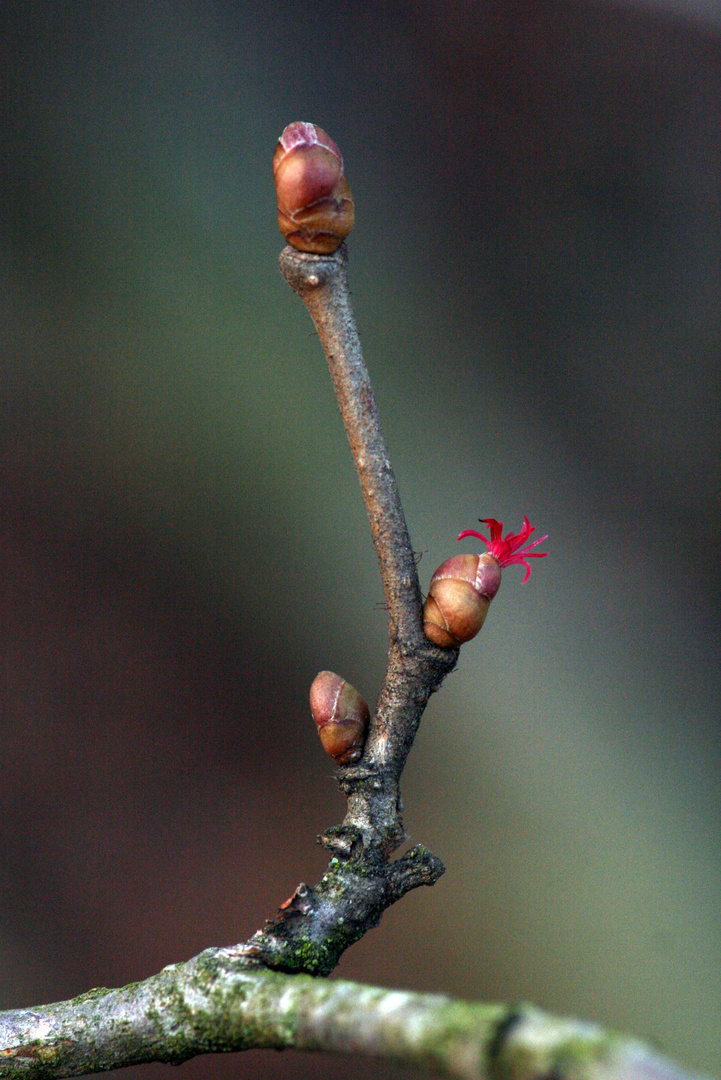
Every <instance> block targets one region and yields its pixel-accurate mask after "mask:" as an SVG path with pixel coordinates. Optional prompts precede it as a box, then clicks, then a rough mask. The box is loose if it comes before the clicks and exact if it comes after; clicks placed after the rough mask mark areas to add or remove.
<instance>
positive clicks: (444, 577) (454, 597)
mask: <svg viewBox="0 0 721 1080" xmlns="http://www.w3.org/2000/svg"><path fill="white" fill-rule="evenodd" d="M500 584H501V567H500V564H499V563H498V560H497V559H495V558H494V557H493V555H489V554H488V553H486V554H484V555H454V556H453V557H452V558H451V559H446V561H445V562H444V563H443V564H442V565H441V566H439V567H438V569H437V570H436V572H435V574H434V575H433V577H432V578H431V586H430V589H429V591H428V598H427V600H426V603H425V606H424V608H423V629H424V630H425V632H426V636H427V637H429V638H430V639H431V641H432V642H433V643H434V644H435V645H440V646H441V647H442V648H444V649H451V648H457V647H458V646H459V645H462V644H463V642H464V641H470V640H471V638H474V637H475V636H476V634H477V633H478V631H479V630H480V629H481V627H482V626H483V623H484V620H485V618H486V615H487V613H488V608H489V607H490V603H491V600H492V599H493V597H494V596H495V595H496V593H497V592H498V589H499V586H500Z"/></svg>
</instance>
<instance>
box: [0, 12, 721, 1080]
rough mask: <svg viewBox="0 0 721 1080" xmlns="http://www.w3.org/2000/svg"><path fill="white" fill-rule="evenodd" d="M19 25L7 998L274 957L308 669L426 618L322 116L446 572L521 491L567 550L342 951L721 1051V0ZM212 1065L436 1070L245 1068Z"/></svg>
mask: <svg viewBox="0 0 721 1080" xmlns="http://www.w3.org/2000/svg"><path fill="white" fill-rule="evenodd" d="M0 21H1V22H2V24H3V25H2V28H1V29H2V34H1V41H2V45H1V47H2V49H3V51H4V53H5V56H4V59H3V70H4V71H5V74H6V79H5V80H4V83H5V86H4V89H3V91H2V96H3V119H2V123H3V131H2V140H1V146H0V154H1V155H2V157H1V164H2V183H3V190H4V196H3V201H2V206H3V209H2V215H1V220H0V231H1V236H2V243H1V245H0V259H1V262H0V282H1V286H2V304H3V317H2V340H3V365H2V370H3V378H2V390H1V397H0V408H1V409H2V424H1V425H0V451H1V453H0V530H1V533H0V559H1V560H2V581H3V582H4V587H3V588H2V589H0V595H1V596H2V604H3V613H2V651H1V657H2V658H1V665H0V672H1V681H0V760H1V766H0V846H1V862H0V882H1V885H2V887H1V888H0V1007H2V1008H10V1007H14V1006H21V1005H31V1004H37V1003H39V1002H41V1001H48V1000H53V999H58V998H64V997H68V996H70V995H73V994H77V993H80V992H82V991H84V990H87V989H89V988H90V987H91V986H96V985H108V986H112V985H118V984H121V983H123V982H126V981H129V980H135V979H141V978H144V977H145V976H147V975H150V974H152V973H153V972H155V971H157V970H158V969H159V968H160V967H162V966H163V965H164V964H167V963H170V962H172V961H177V960H181V959H184V958H187V957H189V956H191V955H193V954H195V953H197V952H199V951H200V950H202V949H203V948H205V947H207V946H209V945H222V944H229V943H232V942H236V941H239V940H241V939H243V938H244V937H247V936H248V935H249V934H250V933H251V932H252V931H253V930H255V929H256V928H258V927H259V926H260V925H261V924H262V922H263V920H264V919H265V918H266V917H269V916H272V915H273V913H274V911H275V909H276V907H277V905H278V903H279V902H280V901H282V900H283V899H284V898H285V897H286V896H287V895H288V894H289V893H290V891H291V890H292V889H293V887H294V886H295V885H296V884H297V883H298V882H299V881H301V880H310V881H313V880H315V879H316V878H317V876H318V875H319V874H320V873H321V872H322V867H323V857H322V854H321V852H320V850H319V849H317V848H316V846H315V843H314V841H315V837H316V834H317V833H319V832H320V831H322V830H323V829H324V828H325V827H327V826H328V825H331V824H333V823H336V822H338V821H339V820H340V818H341V816H342V813H343V804H342V802H341V800H340V798H339V796H338V794H337V791H336V789H335V786H334V782H333V779H332V768H331V767H330V765H329V763H328V761H327V759H326V758H325V757H324V755H323V754H322V752H321V750H320V748H319V745H318V743H317V738H316V735H315V731H314V728H313V724H312V722H311V721H310V719H309V715H308V707H307V691H308V687H309V684H310V682H311V680H312V678H313V676H314V674H315V673H316V671H317V670H318V669H320V668H326V667H329V668H332V669H334V670H337V671H339V672H341V673H342V674H344V675H345V676H346V677H347V678H349V679H350V680H351V681H352V682H353V683H354V684H356V685H357V686H358V687H359V688H360V689H362V690H363V691H364V693H365V694H366V696H367V697H368V698H369V699H371V700H373V699H374V696H375V694H376V693H377V688H378V683H379V679H380V676H381V673H382V669H383V662H384V647H385V617H384V613H383V611H382V608H381V604H382V591H381V587H380V583H379V580H378V575H377V571H376V567H375V562H374V554H373V550H372V546H371V543H370V537H369V530H368V527H367V524H366V522H365V520H364V513H363V507H362V502H361V498H360V494H359V491H358V489H357V482H356V479H355V475H354V473H353V469H352V465H351V462H350V457H349V454H348V450H347V446H346V444H345V436H344V434H343V432H342V429H341V426H340V421H339V419H338V416H337V410H336V406H335V403H334V399H333V396H332V391H331V388H330V383H329V379H328V376H327V372H326V370H325V365H324V361H323V358H322V355H321V351H320V347H319V345H318V343H317V340H316V339H315V337H314V335H313V333H312V328H311V324H310V321H309V319H308V316H307V314H306V313H305V311H304V310H303V308H302V305H301V304H300V302H299V301H298V300H297V299H296V298H295V297H294V296H293V295H292V294H291V293H290V291H289V290H288V289H287V287H286V286H285V285H284V283H283V282H282V280H281V278H280V276H279V274H278V272H277V267H276V257H277V253H278V251H279V250H280V247H281V239H280V236H279V234H278V232H277V229H276V225H275V220H274V199H273V189H272V182H271V173H270V158H271V155H272V152H273V148H274V145H275V141H276V139H277V137H278V135H279V134H280V131H281V130H282V128H283V127H284V126H285V124H286V123H288V122H290V121H291V120H295V119H305V120H312V121H315V122H317V123H319V124H321V125H322V126H323V127H325V128H326V129H327V130H328V131H329V132H330V133H331V135H332V136H333V138H334V139H336V140H337V142H338V143H339V144H340V146H341V147H342V149H343V152H344V154H345V158H346V167H347V172H348V175H349V177H350V181H351V184H352V187H353V191H354V194H355V197H356V203H357V221H358V224H357V227H356V230H355V232H354V234H353V236H352V237H351V245H350V246H351V275H352V287H353V290H354V298H355V302H356V305H357V314H358V319H359V323H360V328H361V333H362V336H363V340H364V346H365V352H366V358H367V360H368V363H369V366H370V368H371V372H372V375H373V378H374V380H375V384H376V390H377V394H378V398H379V402H380V406H381V410H382V415H383V420H384V425H385V430H386V435H387V439H388V442H389V444H390V447H391V452H392V456H393V460H394V464H395V467H396V471H397V475H398V478H399V482H400V485H401V491H402V494H403V496H404V499H405V505H406V512H407V515H408V520H409V525H410V529H411V534H412V536H413V539H414V543H415V545H416V547H417V549H418V551H419V552H422V553H423V555H422V559H421V563H420V570H421V577H422V583H423V584H424V585H425V586H427V582H428V579H429V577H430V574H431V573H432V571H433V570H434V569H435V567H436V566H437V565H438V563H439V562H441V561H442V560H443V559H445V558H446V557H447V556H448V555H450V554H452V553H454V551H455V550H456V549H455V544H454V537H455V535H456V533H457V532H458V530H459V529H462V528H468V527H472V526H473V525H474V524H475V523H476V519H477V518H479V517H487V516H495V517H499V518H501V519H503V521H504V522H505V523H506V527H507V528H512V529H514V531H515V530H517V529H518V527H519V526H520V524H521V520H522V517H523V514H524V513H527V514H528V515H529V517H530V518H531V520H532V522H533V523H534V524H537V525H538V526H539V528H540V530H541V532H548V533H549V534H550V537H549V540H548V543H547V547H548V550H549V551H550V552H551V555H550V557H549V558H548V559H547V560H545V561H544V562H543V563H539V564H537V565H536V567H535V572H534V574H533V577H532V578H531V581H530V582H529V584H527V585H526V586H525V587H523V588H521V587H520V584H519V583H520V578H521V576H522V575H521V572H520V571H514V570H509V571H508V572H507V573H506V574H505V575H504V584H503V588H502V591H501V593H500V595H499V597H498V598H497V600H496V602H495V603H494V605H493V608H492V611H491V615H490V617H489V620H488V622H487V624H486V626H485V628H484V630H483V633H482V635H481V637H480V638H479V639H477V640H476V641H475V642H473V643H472V644H470V645H468V646H466V647H465V648H464V650H463V655H462V659H461V663H460V665H459V668H458V671H457V673H456V674H454V675H453V676H452V677H451V678H450V679H449V680H448V683H447V685H446V687H444V689H443V691H442V693H441V695H439V696H438V697H437V699H436V700H434V701H433V703H432V706H431V708H430V709H429V711H428V713H427V717H426V720H425V722H424V725H423V727H422V729H421V733H420V735H419V739H418V742H417V745H416V747H415V749H414V752H413V754H412V757H411V760H410V762H409V766H408V769H407V774H406V780H405V785H404V795H405V802H406V810H407V813H406V824H407V828H408V830H409V832H410V833H411V835H412V838H413V840H414V841H419V840H422V841H424V842H425V843H427V844H428V845H429V846H430V847H431V848H432V849H433V850H434V851H436V852H437V853H438V854H439V855H440V856H441V857H442V858H443V859H444V860H445V862H446V864H447V867H448V872H447V874H446V876H445V877H444V878H443V879H442V880H441V881H440V883H439V884H438V885H437V886H436V887H435V888H434V889H433V890H423V891H419V892H417V893H415V894H413V895H411V896H410V897H408V898H407V899H406V900H404V901H403V902H402V903H401V904H399V905H397V906H396V907H395V908H394V909H393V910H391V911H390V912H389V913H388V914H387V915H386V916H385V918H384V921H383V923H382V925H381V927H380V928H379V929H377V930H376V931H374V932H373V933H372V934H370V935H368V936H367V938H366V939H364V940H363V941H362V942H360V943H359V944H358V945H356V946H355V947H354V948H353V949H352V950H351V951H350V952H349V953H348V954H347V955H346V957H345V958H344V960H343V962H342V964H341V967H340V969H339V974H340V975H341V976H346V977H350V978H357V979H363V980H366V981H371V982H375V983H383V984H386V985H390V986H398V987H411V988H417V989H424V990H438V991H447V992H449V993H452V994H457V995H463V996H466V997H473V998H481V999H502V1000H518V999H525V1000H531V1001H534V1002H535V1003H537V1004H538V1005H540V1006H543V1007H546V1008H548V1009H551V1010H556V1011H560V1012H562V1013H570V1014H574V1015H580V1016H583V1017H587V1018H589V1019H593V1020H598V1021H601V1022H602V1023H604V1024H609V1025H612V1026H614V1027H617V1028H621V1029H625V1030H629V1031H631V1032H633V1033H635V1034H637V1035H639V1036H641V1037H643V1038H646V1039H649V1040H651V1041H652V1042H653V1043H654V1044H656V1045H657V1046H660V1047H661V1048H662V1049H663V1050H664V1051H665V1052H667V1053H669V1054H671V1055H673V1056H676V1057H678V1058H679V1059H681V1060H682V1061H683V1062H684V1063H685V1064H686V1065H687V1066H689V1067H691V1068H696V1069H699V1070H708V1071H711V1072H714V1071H715V1072H716V1073H717V1074H718V1073H719V1072H721V1056H720V1055H719V1046H720V1045H721V975H720V972H721V922H720V920H719V910H720V906H721V844H720V842H719V810H720V806H719V804H720V802H721V781H720V779H719V777H720V775H721V770H720V768H719V766H720V764H721V762H720V761H719V758H720V756H721V755H720V753H719V746H720V741H719V734H720V727H721V722H720V709H719V705H720V700H719V699H720V695H719V680H718V674H719V651H720V650H719V622H718V614H719V607H718V601H719V577H718V551H719V540H720V536H719V522H720V515H719V463H720V461H721V446H720V445H719V444H720V441H721V440H720V439H719V346H720V345H721V306H720V303H719V301H720V300H721V295H720V294H721V216H720V210H721V205H720V204H721V14H720V13H719V11H718V9H715V8H714V7H713V6H711V7H709V8H708V9H707V10H705V11H704V9H703V7H702V6H701V5H699V6H697V7H694V5H693V4H691V3H689V4H687V5H682V4H680V3H679V4H677V5H676V6H675V9H674V8H673V6H672V5H665V6H664V7H663V8H662V7H659V6H657V5H653V4H646V5H644V6H632V5H630V4H612V3H606V2H599V3H594V4H587V3H580V2H579V3H540V2H525V3H520V2H509V0H491V2H484V0H475V2H471V0H467V2H457V0H454V2H450V3H445V4H438V3H429V2H419V0H415V2H413V3H409V2H401V0H384V2H383V3H380V2H370V3H366V4H358V5H344V4H338V3H330V2H328V0H317V2H316V3H314V4H312V5H309V4H301V3H300V2H298V0H276V2H275V3H273V4H272V5H270V4H265V3H262V2H261V0H247V2H244V3H240V2H231V0H215V2H213V0H180V2H173V3H169V2H164V0H143V2H142V3H140V2H139V0H130V2H128V3H124V4H118V5H111V4H107V5H106V4H103V3H100V2H89V0H88V2H86V0H75V2H72V0H69V2H67V3H61V2H60V0H57V2H36V3H29V2H22V3H21V2H13V0H6V2H5V4H4V5H3V6H2V14H1V15H0ZM463 550H472V547H471V546H470V545H469V546H467V547H464V549H463ZM151 1072H152V1074H153V1075H157V1074H158V1067H152V1068H151V1067H148V1068H147V1069H138V1070H134V1071H133V1072H132V1073H130V1074H127V1075H129V1076H131V1077H132V1076H135V1077H140V1075H141V1074H143V1075H145V1074H146V1073H147V1075H148V1076H150V1074H151ZM181 1075H183V1076H185V1077H186V1080H190V1078H196V1077H198V1078H201V1077H218V1078H221V1077H229V1076H234V1077H263V1078H266V1077H291V1076H294V1077H301V1078H304V1077H320V1076H323V1077H348V1076H352V1077H363V1078H365V1077H367V1078H370V1077H381V1076H387V1077H389V1078H390V1077H395V1076H398V1077H400V1076H402V1075H408V1074H406V1073H404V1072H403V1070H399V1069H395V1070H393V1069H390V1068H387V1067H385V1066H382V1067H381V1066H377V1065H375V1064H373V1063H367V1062H365V1063H364V1062H356V1061H352V1062H349V1061H344V1060H343V1059H342V1058H332V1057H322V1056H304V1055H302V1054H285V1055H276V1054H271V1053H264V1052H251V1053H247V1054H244V1055H230V1056H218V1057H213V1058H206V1059H197V1060H195V1061H192V1062H189V1063H187V1064H186V1065H184V1066H182V1068H181Z"/></svg>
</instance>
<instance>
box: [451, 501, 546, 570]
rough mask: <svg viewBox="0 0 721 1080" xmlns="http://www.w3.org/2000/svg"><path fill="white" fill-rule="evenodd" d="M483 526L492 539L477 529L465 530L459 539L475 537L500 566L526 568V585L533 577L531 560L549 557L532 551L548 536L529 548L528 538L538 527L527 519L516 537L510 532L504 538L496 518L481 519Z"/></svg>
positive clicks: (543, 552)
mask: <svg viewBox="0 0 721 1080" xmlns="http://www.w3.org/2000/svg"><path fill="white" fill-rule="evenodd" d="M479 520H480V522H481V524H482V525H487V526H488V528H489V529H490V531H491V539H490V540H487V539H486V537H485V536H484V535H483V534H482V533H479V532H476V531H475V529H464V530H463V532H461V533H459V534H458V539H459V540H462V539H463V538H464V536H475V537H477V538H478V539H479V540H482V541H483V543H484V544H485V545H486V547H487V548H488V550H489V552H490V554H491V555H492V556H493V558H494V559H497V560H498V563H499V564H500V566H502V567H503V566H513V565H514V564H515V563H517V564H519V565H520V566H525V568H526V573H525V576H524V578H523V581H522V582H521V585H525V584H526V582H527V581H528V579H529V577H530V576H531V567H530V566H529V565H528V560H529V559H545V557H546V555H548V552H547V551H531V548H534V547H536V546H537V545H538V544H542V543H543V541H544V540H547V539H548V534H546V535H545V536H541V537H540V538H539V539H538V540H534V541H533V543H532V544H528V546H527V547H525V548H524V547H523V545H524V544H525V543H526V540H528V537H529V536H530V535H531V533H532V532H535V531H536V526H535V525H531V523H530V521H529V520H528V518H527V517H524V519H523V528H522V529H521V531H520V532H519V533H518V535H516V534H515V533H512V532H509V533H508V535H507V536H505V537H502V536H501V532H502V530H503V522H502V521H496V519H495V518H480V519H479Z"/></svg>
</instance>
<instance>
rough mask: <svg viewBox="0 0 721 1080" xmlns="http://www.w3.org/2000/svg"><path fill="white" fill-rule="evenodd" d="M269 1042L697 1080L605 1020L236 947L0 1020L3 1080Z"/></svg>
mask: <svg viewBox="0 0 721 1080" xmlns="http://www.w3.org/2000/svg"><path fill="white" fill-rule="evenodd" d="M262 1048H268V1049H274V1050H285V1049H291V1048H292V1049H296V1050H326V1051H334V1052H336V1053H344V1054H354V1055H362V1056H369V1057H380V1058H385V1059H387V1060H389V1061H394V1062H397V1063H398V1064H400V1065H406V1066H415V1067H417V1068H421V1069H425V1070H427V1071H429V1072H432V1073H435V1074H437V1075H440V1076H446V1077H451V1078H456V1080H490V1078H493V1077H498V1076H502V1077H503V1080H529V1078H534V1077H538V1078H541V1077H553V1078H554V1080H694V1078H692V1077H690V1076H689V1074H687V1073H684V1072H682V1071H681V1070H680V1069H679V1068H678V1067H677V1066H675V1065H674V1064H673V1063H671V1062H670V1061H668V1060H666V1059H665V1058H661V1057H659V1056H658V1055H656V1054H654V1053H653V1052H652V1051H651V1050H650V1049H649V1048H648V1047H646V1046H645V1045H644V1044H642V1043H639V1042H637V1041H635V1040H630V1039H626V1038H624V1037H622V1036H619V1035H615V1034H612V1033H609V1032H607V1031H604V1030H603V1029H602V1028H600V1027H598V1026H597V1025H595V1024H588V1023H584V1022H582V1021H578V1020H565V1019H558V1018H556V1017H553V1016H549V1015H548V1014H546V1013H543V1012H540V1011H539V1010H536V1009H533V1008H531V1007H527V1006H524V1007H523V1008H522V1009H514V1008H510V1007H509V1006H506V1005H498V1004H491V1005H484V1004H479V1003H471V1002H464V1001H457V1000H453V999H451V998H448V997H445V996H442V995H438V994H414V993H408V992H405V991H398V990H385V989H381V988H379V987H372V986H362V985H360V984H358V983H351V982H345V981H341V980H338V981H329V980H327V979H314V978H312V977H310V976H308V975H284V974H282V973H280V972H277V971H269V970H268V969H267V968H259V967H253V966H249V965H248V964H247V962H244V961H243V960H242V958H241V957H240V956H239V950H238V949H237V948H233V947H231V948H226V949H208V950H206V951H205V952H203V953H201V954H200V955H199V956H196V957H195V958H194V959H192V960H189V961H188V962H187V963H184V964H172V965H171V966H170V967H167V968H164V969H163V971H161V972H160V973H159V974H157V975H154V976H152V977H151V978H149V979H146V980H145V981H144V982H141V983H132V984H131V985H129V986H125V987H123V988H122V989H120V990H106V989H96V990H91V991H90V992H89V993H87V994H83V995H82V996H81V997H78V998H74V999H73V1000H71V1001H63V1002H58V1003H56V1004H54V1005H43V1006H40V1007H38V1008H32V1009H18V1010H15V1011H12V1012H5V1013H0V1077H6V1078H8V1080H33V1078H37V1080H40V1078H42V1080H52V1078H54V1077H65V1076H81V1075H87V1074H91V1073H97V1072H104V1071H106V1070H108V1069H118V1068H122V1067H124V1066H127V1065H139V1064H142V1063H146V1062H153V1061H157V1062H170V1063H174V1064H178V1063H180V1062H182V1061H187V1060H188V1058H191V1057H195V1056H196V1055H198V1054H206V1053H219V1052H228V1051H238V1050H249V1049H262Z"/></svg>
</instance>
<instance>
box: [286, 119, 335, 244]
mask: <svg viewBox="0 0 721 1080" xmlns="http://www.w3.org/2000/svg"><path fill="white" fill-rule="evenodd" d="M273 176H274V177H275V187H276V191H277V193H278V227H279V228H280V231H281V232H282V233H283V236H284V237H285V238H286V240H287V241H288V243H289V244H292V245H293V247H295V248H298V250H299V251H310V252H313V254H315V255H331V254H332V253H333V252H334V251H335V250H336V248H338V247H340V245H341V244H342V243H343V241H344V240H345V238H346V236H347V235H348V233H349V232H350V231H351V229H352V228H353V222H354V220H355V210H354V207H353V196H352V195H351V190H350V188H349V186H348V181H347V180H346V178H345V173H344V172H343V158H342V156H341V152H340V150H339V149H338V147H337V146H336V144H335V143H334V142H333V140H332V139H331V137H330V135H328V134H327V133H326V132H325V131H323V129H322V128H319V127H316V126H315V124H306V123H304V122H303V121H302V120H297V121H296V122H295V123H294V124H289V125H288V127H287V128H286V129H285V131H284V132H283V134H282V135H281V137H280V138H279V139H278V145H277V146H276V148H275V154H274V155H273Z"/></svg>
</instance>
